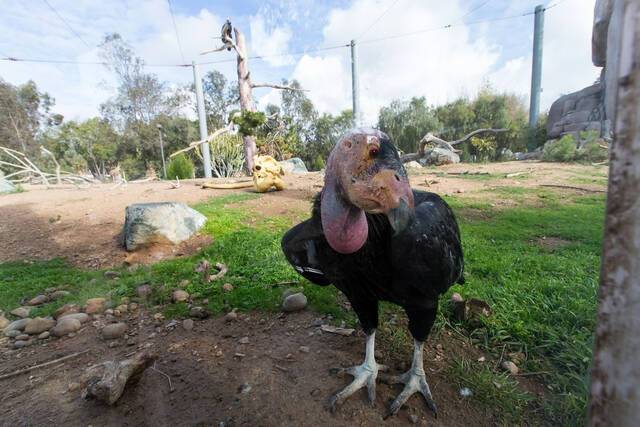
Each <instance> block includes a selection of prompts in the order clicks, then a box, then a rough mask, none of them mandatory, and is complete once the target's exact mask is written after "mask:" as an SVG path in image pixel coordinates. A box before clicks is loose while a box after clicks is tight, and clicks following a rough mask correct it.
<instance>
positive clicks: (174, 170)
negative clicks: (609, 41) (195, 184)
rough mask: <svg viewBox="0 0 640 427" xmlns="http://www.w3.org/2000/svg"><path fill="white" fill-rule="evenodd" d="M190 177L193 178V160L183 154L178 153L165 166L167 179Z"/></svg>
mask: <svg viewBox="0 0 640 427" xmlns="http://www.w3.org/2000/svg"><path fill="white" fill-rule="evenodd" d="M176 177H177V178H180V179H190V178H193V162H192V161H191V159H189V158H188V157H187V156H185V155H184V154H178V155H177V156H175V157H174V158H173V159H171V161H170V162H169V165H168V166H167V176H166V178H167V179H176Z"/></svg>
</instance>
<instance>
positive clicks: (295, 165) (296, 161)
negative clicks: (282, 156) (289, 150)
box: [278, 157, 309, 173]
mask: <svg viewBox="0 0 640 427" xmlns="http://www.w3.org/2000/svg"><path fill="white" fill-rule="evenodd" d="M278 163H280V166H282V169H284V172H285V173H307V172H309V171H308V170H307V166H306V165H305V164H304V162H303V161H302V159H300V158H299V157H293V158H291V159H288V160H283V161H281V162H278Z"/></svg>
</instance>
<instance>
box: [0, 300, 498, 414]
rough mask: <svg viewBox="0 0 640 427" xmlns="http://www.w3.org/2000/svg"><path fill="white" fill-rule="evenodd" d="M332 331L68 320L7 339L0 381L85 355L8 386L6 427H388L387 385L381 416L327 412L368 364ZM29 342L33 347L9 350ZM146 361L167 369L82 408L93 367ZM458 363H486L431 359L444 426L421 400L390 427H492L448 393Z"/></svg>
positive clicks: (236, 321) (446, 340) (454, 346)
mask: <svg viewBox="0 0 640 427" xmlns="http://www.w3.org/2000/svg"><path fill="white" fill-rule="evenodd" d="M102 304H104V301H103V300H101V301H96V300H93V301H89V302H88V304H87V307H85V311H87V308H88V309H89V310H88V311H95V310H98V311H100V310H101V309H104V306H103V305H102ZM116 310H117V312H116ZM114 312H116V313H114ZM192 314H193V313H192ZM199 317H202V316H199ZM64 319H68V321H65V320H64ZM330 321H331V319H329V318H321V317H318V316H317V315H314V313H312V312H310V311H297V312H293V313H279V314H276V313H249V314H236V313H233V314H227V315H225V316H223V317H218V318H207V319H200V318H195V319H194V318H191V319H185V320H182V321H178V320H165V319H163V318H162V316H161V315H156V316H151V315H149V314H148V313H147V312H146V311H144V310H141V309H140V308H139V306H138V305H137V303H135V302H130V303H129V304H126V305H125V306H124V307H123V306H120V307H118V308H116V309H106V310H105V312H102V313H96V314H92V315H90V316H89V315H86V314H85V313H76V314H67V315H65V316H64V317H61V318H59V320H58V323H57V326H55V327H54V328H53V331H54V333H52V334H51V335H47V336H44V335H31V338H28V339H27V338H25V337H18V338H9V337H5V338H2V339H0V361H1V362H0V366H2V367H1V368H0V378H2V376H3V375H6V374H9V373H12V372H15V371H17V370H20V369H23V368H25V367H29V366H33V365H37V364H40V363H44V362H49V361H51V360H55V359H56V358H59V357H62V356H67V355H73V354H76V353H80V355H78V356H76V357H74V358H72V359H70V360H66V361H62V362H60V363H53V364H51V365H48V366H45V367H43V368H40V369H35V370H32V371H30V372H27V373H24V374H21V375H17V376H13V377H11V378H7V379H0V382H2V386H3V387H2V390H3V392H2V393H1V395H0V420H1V421H0V425H3V426H4V425H6V426H19V425H69V426H71V425H73V426H75V425H79V426H87V425H93V426H103V425H104V426H111V425H135V426H139V425H149V426H164V425H167V426H168V425H215V426H219V425H227V426H233V425H314V426H317V425H345V426H346V425H353V424H358V425H379V424H380V423H382V422H383V419H384V417H385V415H386V408H387V407H388V405H389V404H390V402H391V401H392V399H393V398H394V396H395V395H396V394H397V393H399V391H400V389H399V388H398V386H388V385H385V384H380V385H379V386H378V398H377V402H376V403H377V405H376V406H375V407H370V406H369V405H368V404H367V402H366V398H365V394H364V392H362V393H358V394H356V395H355V396H353V397H352V398H351V399H350V400H348V401H347V402H346V403H345V405H344V406H343V407H341V409H340V410H339V411H337V413H336V414H331V413H330V412H329V411H328V410H327V399H328V397H329V396H330V395H331V394H332V393H335V392H336V391H338V390H339V389H340V388H341V387H343V386H345V385H346V384H347V382H348V379H347V378H342V377H338V376H335V375H332V374H330V370H331V368H335V367H341V366H349V365H354V364H359V363H360V362H361V360H360V359H361V357H362V356H363V354H362V353H363V349H364V339H363V337H362V336H360V335H359V334H356V333H354V334H352V335H349V336H344V335H340V334H335V333H327V332H323V329H324V328H323V326H322V325H324V324H326V323H328V322H330ZM33 322H34V320H31V321H30V322H29V324H31V323H33ZM111 322H115V323H111ZM61 323H64V324H63V325H62V326H61ZM63 328H67V329H63ZM325 328H326V327H325ZM20 332H21V333H22V334H24V332H23V331H20ZM350 332H351V331H349V330H348V329H347V330H346V333H350ZM10 335H11V334H10ZM58 335H59V336H60V337H57V336H58ZM21 339H24V341H22V342H29V344H28V345H25V346H22V345H21V346H19V347H20V348H19V349H16V350H13V349H9V347H16V346H15V344H16V343H17V342H19V341H20V340H21ZM9 340H11V342H12V344H11V345H8V341H9ZM379 347H380V346H379ZM142 350H148V351H151V352H152V353H154V354H156V355H157V356H158V359H157V361H156V363H155V365H154V366H153V367H151V368H149V369H147V370H146V371H145V372H144V373H143V375H142V377H141V378H140V380H139V382H138V383H137V384H135V385H132V384H130V385H128V386H127V388H126V389H125V392H124V394H123V395H122V397H121V398H120V400H119V401H118V402H117V403H116V404H115V405H114V406H107V405H106V404H104V403H101V402H96V401H87V400H84V399H82V397H81V394H82V390H83V388H84V379H85V378H86V377H85V373H86V371H87V368H88V367H89V366H93V365H96V364H98V363H102V362H104V361H107V360H122V359H125V358H127V357H131V355H133V354H134V353H136V352H139V351H142ZM459 352H465V354H469V352H472V353H473V352H475V353H477V355H478V357H480V353H479V352H478V351H477V350H475V349H473V348H472V347H470V346H469V345H468V344H467V343H466V342H465V341H464V340H459V339H456V338H455V337H453V336H451V335H450V333H446V332H445V333H443V335H442V337H440V339H438V341H437V343H436V341H435V340H434V341H432V343H431V344H430V345H429V346H428V348H427V349H426V351H425V353H426V355H427V357H426V364H425V369H426V371H427V375H428V378H429V383H430V385H431V389H432V392H433V394H434V396H435V398H436V400H437V401H438V403H439V417H438V419H435V418H434V417H433V415H432V414H431V413H430V412H429V411H428V410H427V409H426V406H425V405H424V402H423V401H421V398H420V397H419V396H414V397H413V398H412V399H411V400H410V401H409V404H408V405H407V406H405V407H404V408H403V409H402V410H401V412H400V413H399V415H398V416H396V417H392V418H388V419H387V420H386V421H384V422H385V424H386V425H406V424H407V423H413V424H419V425H449V426H450V425H468V421H469V420H470V419H474V420H476V421H474V424H475V425H493V424H494V420H495V418H494V417H493V415H492V414H491V413H488V412H487V411H485V410H482V409H479V408H478V407H477V406H474V405H472V404H470V402H469V401H468V400H467V398H465V397H462V396H461V395H460V390H458V389H457V388H456V387H455V386H454V385H453V384H451V383H450V381H448V378H447V375H446V366H447V364H446V360H447V358H448V357H451V356H453V355H455V354H456V353H459ZM377 356H378V359H379V360H380V361H381V362H384V363H387V364H389V365H390V366H391V369H392V371H394V372H401V371H403V370H406V369H407V363H408V361H409V360H410V359H409V355H408V354H406V355H398V354H390V353H389V352H388V351H385V349H384V347H381V348H380V351H379V353H378V354H377ZM487 363H489V362H487Z"/></svg>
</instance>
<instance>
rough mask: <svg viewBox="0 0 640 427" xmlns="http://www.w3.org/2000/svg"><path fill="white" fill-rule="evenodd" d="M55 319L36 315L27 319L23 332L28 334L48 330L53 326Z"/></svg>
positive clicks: (37, 333)
mask: <svg viewBox="0 0 640 427" xmlns="http://www.w3.org/2000/svg"><path fill="white" fill-rule="evenodd" d="M55 324H56V321H55V320H53V319H47V318H42V317H36V318H35V319H29V321H28V322H27V325H26V326H25V328H24V333H25V334H29V335H39V334H41V333H43V332H44V331H48V330H49V329H51V328H53V326H54V325H55Z"/></svg>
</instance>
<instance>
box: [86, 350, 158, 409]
mask: <svg viewBox="0 0 640 427" xmlns="http://www.w3.org/2000/svg"><path fill="white" fill-rule="evenodd" d="M156 359H157V356H156V355H155V354H152V353H150V352H147V351H143V352H141V353H138V354H136V355H134V356H133V357H132V358H130V359H125V360H122V361H120V362H116V361H109V362H105V363H102V364H100V365H96V366H93V367H91V368H89V375H90V377H89V379H88V380H87V385H86V387H85V389H84V390H83V392H82V397H83V398H84V399H97V400H100V401H103V402H105V403H106V404H107V405H113V404H114V403H116V402H117V401H118V399H120V396H122V393H124V389H125V387H126V386H127V384H129V383H135V382H136V381H138V380H139V379H140V376H141V375H142V373H143V372H144V371H145V370H146V369H147V368H148V367H150V366H151V365H153V363H154V362H155V360H156Z"/></svg>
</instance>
